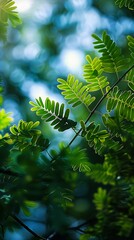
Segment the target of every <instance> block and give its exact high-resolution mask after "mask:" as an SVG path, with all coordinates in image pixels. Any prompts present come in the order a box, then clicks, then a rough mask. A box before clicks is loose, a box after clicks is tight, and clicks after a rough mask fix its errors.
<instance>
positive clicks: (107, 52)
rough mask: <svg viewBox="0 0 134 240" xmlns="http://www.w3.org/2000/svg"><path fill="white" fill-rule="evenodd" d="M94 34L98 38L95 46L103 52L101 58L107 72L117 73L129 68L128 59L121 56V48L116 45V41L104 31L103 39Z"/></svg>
mask: <svg viewBox="0 0 134 240" xmlns="http://www.w3.org/2000/svg"><path fill="white" fill-rule="evenodd" d="M92 36H93V38H94V39H95V40H96V41H95V42H94V45H95V46H94V48H95V49H97V50H98V52H100V53H102V57H101V58H100V59H101V61H102V66H103V68H104V71H105V72H108V73H117V72H120V71H122V70H124V69H126V68H127V64H126V63H127V62H128V60H126V59H124V58H123V57H122V56H121V50H120V48H118V47H117V46H116V44H115V42H114V41H113V40H112V39H111V38H110V36H109V35H107V33H106V32H103V35H102V39H101V38H100V37H98V36H97V35H96V34H93V35H92Z"/></svg>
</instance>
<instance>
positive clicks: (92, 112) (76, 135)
mask: <svg viewBox="0 0 134 240" xmlns="http://www.w3.org/2000/svg"><path fill="white" fill-rule="evenodd" d="M133 68H134V65H132V66H131V67H130V68H129V69H128V70H127V71H126V72H125V73H124V74H123V75H122V76H121V77H120V78H119V79H118V80H117V81H116V82H115V83H114V84H113V86H112V87H111V88H110V89H109V91H107V92H106V93H105V94H104V95H103V96H102V97H101V98H100V100H99V101H98V103H97V104H96V105H95V107H94V108H93V110H92V111H91V112H90V114H89V116H88V118H87V119H86V121H85V124H87V122H88V121H89V119H90V118H91V117H92V115H93V114H94V112H95V111H96V109H97V108H98V106H99V105H100V104H101V103H102V101H103V100H104V99H105V98H106V96H107V95H108V94H109V93H110V92H111V91H112V90H113V88H114V87H115V86H116V85H117V84H118V83H119V82H120V81H121V80H122V79H123V78H124V77H125V76H126V74H127V73H128V72H130V70H131V69H133ZM81 131H82V128H80V129H79V131H78V132H77V133H76V134H75V136H74V137H73V138H72V140H71V141H70V142H69V144H68V146H67V147H69V146H70V145H71V144H72V143H73V142H74V140H75V139H76V138H77V137H78V135H79V134H80V132H81Z"/></svg>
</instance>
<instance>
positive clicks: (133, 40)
mask: <svg viewBox="0 0 134 240" xmlns="http://www.w3.org/2000/svg"><path fill="white" fill-rule="evenodd" d="M127 39H128V46H129V49H130V52H131V56H132V58H134V37H132V36H130V35H129V36H127Z"/></svg>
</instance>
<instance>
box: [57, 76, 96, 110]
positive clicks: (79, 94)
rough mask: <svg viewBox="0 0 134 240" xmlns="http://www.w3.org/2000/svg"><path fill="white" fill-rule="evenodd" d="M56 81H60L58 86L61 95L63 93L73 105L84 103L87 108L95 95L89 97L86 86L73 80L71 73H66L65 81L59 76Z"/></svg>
mask: <svg viewBox="0 0 134 240" xmlns="http://www.w3.org/2000/svg"><path fill="white" fill-rule="evenodd" d="M57 81H58V82H59V83H60V84H59V85H58V88H59V89H60V90H62V95H64V98H65V99H67V100H68V103H69V104H72V106H73V107H77V106H78V105H80V104H84V105H85V106H86V107H87V108H88V107H89V106H90V104H91V103H92V102H93V101H94V100H95V97H91V95H90V94H89V93H88V91H87V86H84V85H83V84H82V83H81V82H79V81H78V80H75V77H74V76H73V75H68V78H67V81H65V80H64V79H61V78H58V80H57Z"/></svg>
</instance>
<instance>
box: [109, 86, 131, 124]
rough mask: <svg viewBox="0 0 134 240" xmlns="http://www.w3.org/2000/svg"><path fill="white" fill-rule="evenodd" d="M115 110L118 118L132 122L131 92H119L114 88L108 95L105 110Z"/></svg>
mask: <svg viewBox="0 0 134 240" xmlns="http://www.w3.org/2000/svg"><path fill="white" fill-rule="evenodd" d="M113 109H117V112H118V113H119V115H120V116H123V117H124V118H125V119H126V120H128V121H132V122H134V94H133V93H132V92H131V91H124V92H122V91H120V90H119V88H118V87H117V86H116V87H114V89H113V90H112V91H111V92H110V93H109V94H108V101H107V110H108V111H109V112H110V111H112V110H113Z"/></svg>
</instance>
